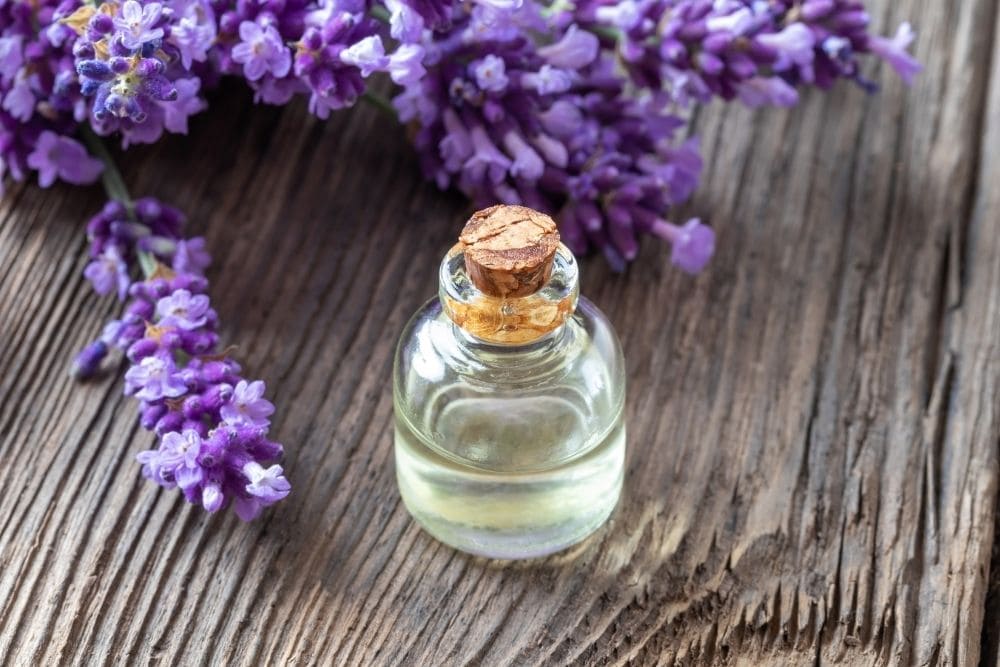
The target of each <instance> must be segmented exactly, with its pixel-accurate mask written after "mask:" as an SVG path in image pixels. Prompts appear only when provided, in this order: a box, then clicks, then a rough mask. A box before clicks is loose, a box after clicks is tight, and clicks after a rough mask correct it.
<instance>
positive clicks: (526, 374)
mask: <svg viewBox="0 0 1000 667" xmlns="http://www.w3.org/2000/svg"><path fill="white" fill-rule="evenodd" d="M470 230H471V231H470ZM512 258H513V259H512ZM439 281H440V289H439V295H438V297H437V298H434V299H431V300H430V301H428V302H427V303H426V304H425V305H424V306H423V307H422V308H421V309H420V310H418V311H417V313H416V314H415V315H414V316H413V318H412V319H411V320H410V322H409V324H407V326H406V328H405V330H404V331H403V334H402V337H401V338H400V341H399V347H398V349H397V352H396V359H395V368H394V372H393V399H394V407H395V456H396V476H397V481H398V484H399V490H400V493H401V495H402V498H403V501H404V503H405V504H406V507H407V509H408V510H409V512H410V514H412V515H413V517H414V518H415V519H416V520H417V521H418V522H419V523H420V524H421V525H422V526H423V527H424V528H425V529H426V530H427V532H429V533H430V534H431V535H433V536H434V537H436V538H437V539H439V540H441V541H442V542H444V543H446V544H448V545H451V546H452V547H455V548H457V549H460V550H462V551H467V552H470V553H473V554H478V555H481V556H487V557H492V558H505V559H511V558H530V557H536V556H543V555H546V554H550V553H553V552H556V551H559V550H561V549H564V548H566V547H568V546H570V545H572V544H575V543H576V542H579V541H580V540H582V539H584V538H585V537H587V536H588V535H590V534H591V533H592V532H594V531H595V530H597V529H598V528H599V527H600V526H601V525H602V524H603V523H604V522H605V521H606V520H607V518H608V517H609V516H610V514H611V512H612V510H614V507H615V505H616V504H617V502H618V498H619V495H620V493H621V488H622V481H623V476H624V464H625V423H624V419H623V417H624V402H625V370H624V360H623V358H622V352H621V346H620V344H619V342H618V337H617V336H616V335H615V332H614V330H613V329H612V327H611V325H610V323H609V322H608V320H607V318H605V316H604V315H603V314H602V313H601V312H600V311H599V310H598V309H597V308H596V307H595V306H594V305H593V304H592V303H591V302H590V301H588V300H587V299H585V298H582V297H580V296H579V273H578V268H577V263H576V260H575V258H574V257H573V254H572V253H571V252H570V251H569V249H568V248H566V246H564V245H562V244H561V243H559V237H558V232H557V231H556V229H555V223H553V222H552V220H551V218H549V217H548V216H545V215H543V214H541V213H538V212H536V211H532V210H531V209H526V208H523V207H515V206H498V207H493V208H490V209H486V210H485V211H480V212H479V213H477V214H475V215H474V216H473V217H472V219H471V220H470V221H469V223H468V224H467V225H466V227H465V229H464V230H463V233H462V236H461V237H460V242H459V243H458V244H456V245H455V246H454V247H453V248H452V249H451V251H449V252H448V254H447V255H446V256H445V258H444V260H443V261H442V263H441V268H440V273H439Z"/></svg>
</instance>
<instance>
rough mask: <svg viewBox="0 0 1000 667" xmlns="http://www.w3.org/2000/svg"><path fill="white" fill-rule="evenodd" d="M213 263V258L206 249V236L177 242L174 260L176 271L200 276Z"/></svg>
mask: <svg viewBox="0 0 1000 667" xmlns="http://www.w3.org/2000/svg"><path fill="white" fill-rule="evenodd" d="M211 263H212V258H211V256H210V255H209V254H208V251H207V250H206V249H205V239H204V238H202V237H200V236H198V237H196V238H193V239H187V240H181V241H178V242H177V246H176V251H175V253H174V261H173V269H174V271H177V272H178V273H191V274H194V275H198V276H200V275H202V274H204V273H205V269H206V268H208V265H209V264H211Z"/></svg>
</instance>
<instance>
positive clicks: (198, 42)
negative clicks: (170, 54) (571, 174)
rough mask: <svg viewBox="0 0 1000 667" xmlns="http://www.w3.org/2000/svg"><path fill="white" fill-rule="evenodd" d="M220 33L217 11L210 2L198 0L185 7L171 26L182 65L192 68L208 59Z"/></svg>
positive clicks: (187, 68) (171, 33)
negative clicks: (216, 17) (215, 11)
mask: <svg viewBox="0 0 1000 667" xmlns="http://www.w3.org/2000/svg"><path fill="white" fill-rule="evenodd" d="M217 35H218V25H217V24H216V20H215V13H214V12H213V11H212V6H211V5H210V4H209V3H208V2H204V1H202V0H196V1H194V2H191V3H190V4H188V5H187V7H185V9H184V11H183V13H182V14H181V15H180V16H179V17H178V19H177V21H176V23H174V24H173V25H172V26H171V28H170V43H171V44H173V45H174V46H175V47H177V51H178V52H179V54H180V58H181V65H182V66H183V67H184V69H185V70H190V69H191V66H192V65H193V64H194V63H196V62H199V63H200V62H205V61H206V60H208V52H209V49H210V48H211V47H212V45H213V43H214V42H215V39H216V36H217Z"/></svg>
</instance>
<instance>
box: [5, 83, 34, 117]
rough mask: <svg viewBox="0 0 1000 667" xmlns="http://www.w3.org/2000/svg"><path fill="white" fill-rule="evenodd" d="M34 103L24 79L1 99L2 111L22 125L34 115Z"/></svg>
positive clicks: (29, 87) (31, 93)
mask: <svg viewBox="0 0 1000 667" xmlns="http://www.w3.org/2000/svg"><path fill="white" fill-rule="evenodd" d="M35 103H36V99H35V94H34V93H33V92H32V91H31V86H30V85H29V84H28V82H27V80H25V79H21V80H19V81H18V82H17V83H15V84H14V85H13V86H12V87H11V89H10V90H9V91H8V92H7V94H6V95H5V96H4V98H3V108H4V110H5V111H7V112H8V113H10V115H11V116H13V117H14V118H16V119H17V120H19V121H21V122H22V123H26V122H27V121H28V120H30V119H31V116H32V115H33V114H34V113H35Z"/></svg>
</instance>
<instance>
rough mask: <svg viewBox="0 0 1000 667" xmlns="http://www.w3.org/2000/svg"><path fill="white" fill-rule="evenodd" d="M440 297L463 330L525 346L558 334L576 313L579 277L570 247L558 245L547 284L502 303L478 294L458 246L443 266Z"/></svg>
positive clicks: (477, 336) (496, 342) (493, 341)
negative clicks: (525, 294) (533, 291)
mask: <svg viewBox="0 0 1000 667" xmlns="http://www.w3.org/2000/svg"><path fill="white" fill-rule="evenodd" d="M438 278H439V295H440V298H441V304H442V307H443V308H444V312H445V313H446V314H447V315H448V317H449V318H451V320H452V322H454V323H455V325H456V326H458V327H459V328H460V329H462V331H463V332H464V333H466V334H468V335H470V336H472V338H473V339H475V340H477V341H482V342H484V343H489V344H493V345H511V346H513V345H527V344H531V343H535V342H536V341H539V340H541V339H542V338H545V337H546V336H549V335H550V334H552V333H553V332H556V331H557V330H559V329H560V328H561V327H562V325H563V324H564V323H565V322H566V320H568V319H569V318H570V316H571V315H572V314H573V312H574V311H575V310H576V302H577V298H578V297H579V295H580V279H579V278H580V276H579V270H578V268H577V263H576V259H575V258H574V257H573V253H572V252H570V250H569V248H567V247H566V246H564V245H561V244H560V246H559V249H558V250H557V251H556V255H555V260H554V262H553V266H552V275H551V277H550V278H549V280H548V281H547V282H546V283H545V285H543V286H542V288H541V289H539V290H538V291H537V292H535V293H534V294H529V295H527V296H522V297H513V298H502V297H495V296H490V295H488V294H485V293H483V292H482V291H480V290H479V289H478V288H477V287H476V286H475V285H474V284H473V282H472V280H470V278H469V276H468V274H467V273H466V269H465V258H464V254H463V251H462V249H461V247H460V246H458V245H456V246H455V247H453V248H452V249H451V250H450V251H449V252H448V254H447V255H445V258H444V260H442V262H441V269H440V272H439V275H438Z"/></svg>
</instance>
